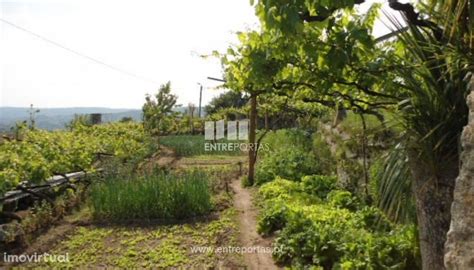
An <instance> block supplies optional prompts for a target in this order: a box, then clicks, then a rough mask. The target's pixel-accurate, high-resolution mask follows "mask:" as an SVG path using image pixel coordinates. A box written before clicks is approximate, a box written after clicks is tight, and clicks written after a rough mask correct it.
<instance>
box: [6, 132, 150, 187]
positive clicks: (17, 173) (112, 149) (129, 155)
mask: <svg viewBox="0 0 474 270" xmlns="http://www.w3.org/2000/svg"><path fill="white" fill-rule="evenodd" d="M22 133H23V134H22V137H23V138H22V140H21V141H5V142H3V143H2V144H1V145H0V192H5V191H7V190H9V189H11V188H13V187H15V186H16V185H18V183H19V182H21V181H30V182H31V183H35V184H38V183H41V182H42V181H44V180H46V179H47V178H49V177H51V176H53V175H54V174H58V173H69V172H72V171H79V170H86V171H92V170H94V166H93V163H94V162H95V161H96V159H97V154H98V153H108V154H112V155H114V156H115V157H116V158H118V159H119V160H121V161H131V160H134V159H140V158H143V157H144V156H145V155H147V154H148V153H149V152H150V150H151V148H152V141H151V139H150V138H149V137H148V136H147V135H146V134H145V132H144V130H143V127H142V125H140V124H136V123H113V124H105V125H96V126H90V127H89V126H83V125H80V124H76V125H75V126H74V129H73V130H72V131H52V132H49V131H43V130H37V129H35V130H25V131H23V132H22Z"/></svg>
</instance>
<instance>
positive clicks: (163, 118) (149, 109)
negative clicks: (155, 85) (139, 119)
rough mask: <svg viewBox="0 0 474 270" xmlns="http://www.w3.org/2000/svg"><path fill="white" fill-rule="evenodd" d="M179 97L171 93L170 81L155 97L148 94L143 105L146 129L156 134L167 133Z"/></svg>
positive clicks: (162, 86) (161, 87)
mask: <svg viewBox="0 0 474 270" xmlns="http://www.w3.org/2000/svg"><path fill="white" fill-rule="evenodd" d="M177 99H178V97H177V96H176V95H173V94H171V83H170V82H167V83H166V84H163V85H161V86H160V89H159V90H158V93H157V94H155V96H154V98H153V97H152V96H151V95H149V94H147V95H146V97H145V104H144V105H143V107H142V111H143V125H144V127H145V130H147V131H148V132H150V133H152V134H155V135H161V134H165V133H166V132H167V131H168V129H169V127H170V124H171V123H170V121H171V120H172V119H171V114H172V113H173V107H174V106H175V105H176V102H177Z"/></svg>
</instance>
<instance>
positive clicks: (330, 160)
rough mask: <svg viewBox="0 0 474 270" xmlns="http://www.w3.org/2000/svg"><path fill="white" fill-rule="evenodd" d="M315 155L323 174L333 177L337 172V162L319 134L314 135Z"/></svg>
mask: <svg viewBox="0 0 474 270" xmlns="http://www.w3.org/2000/svg"><path fill="white" fill-rule="evenodd" d="M313 153H314V156H315V157H316V159H317V160H318V163H319V164H320V165H319V166H320V168H321V173H322V174H325V175H331V174H334V173H335V172H336V160H335V158H334V157H333V155H332V153H331V149H329V145H328V144H327V143H326V142H325V141H324V139H323V137H322V135H321V134H320V133H319V132H317V133H314V134H313Z"/></svg>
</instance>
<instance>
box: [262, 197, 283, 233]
mask: <svg viewBox="0 0 474 270" xmlns="http://www.w3.org/2000/svg"><path fill="white" fill-rule="evenodd" d="M287 215H288V207H287V206H286V205H285V204H284V203H283V202H281V201H276V202H275V203H272V204H269V205H267V209H265V210H264V211H263V214H262V215H261V216H260V219H259V221H258V226H257V232H258V233H260V234H262V235H270V234H271V233H273V232H275V231H277V230H281V229H283V227H284V226H285V225H286V221H287Z"/></svg>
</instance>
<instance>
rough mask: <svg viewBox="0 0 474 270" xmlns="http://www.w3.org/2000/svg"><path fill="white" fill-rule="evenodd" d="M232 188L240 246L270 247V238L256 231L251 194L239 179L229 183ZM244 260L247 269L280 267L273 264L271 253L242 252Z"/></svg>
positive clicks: (254, 209) (255, 218) (255, 210)
mask: <svg viewBox="0 0 474 270" xmlns="http://www.w3.org/2000/svg"><path fill="white" fill-rule="evenodd" d="M231 187H232V189H233V190H234V192H235V194H234V206H235V208H236V210H237V211H238V213H239V217H238V219H239V227H240V243H241V245H242V247H247V248H248V247H261V248H264V247H267V248H268V247H270V246H271V240H270V239H264V238H262V237H261V236H260V235H259V234H258V233H257V213H258V211H257V209H256V208H255V206H254V205H253V204H252V195H251V194H250V191H249V190H248V189H245V188H243V187H242V185H241V183H240V180H239V179H235V180H234V181H232V183H231ZM243 255H244V260H245V263H246V265H247V266H248V267H249V269H280V268H279V267H278V266H276V265H275V263H274V261H273V259H272V255H271V253H264V252H253V253H244V254H243Z"/></svg>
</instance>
